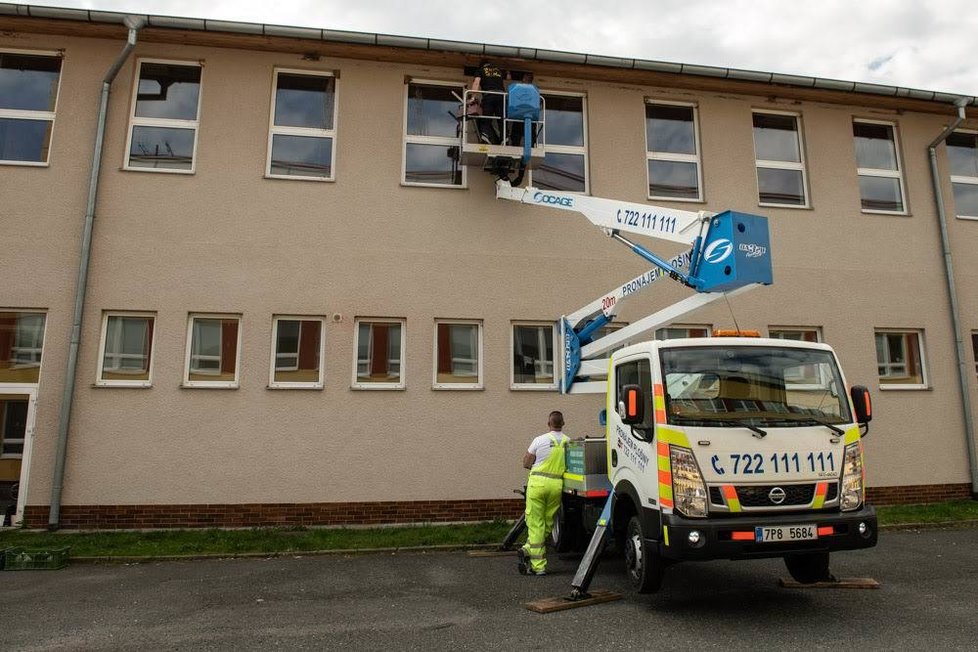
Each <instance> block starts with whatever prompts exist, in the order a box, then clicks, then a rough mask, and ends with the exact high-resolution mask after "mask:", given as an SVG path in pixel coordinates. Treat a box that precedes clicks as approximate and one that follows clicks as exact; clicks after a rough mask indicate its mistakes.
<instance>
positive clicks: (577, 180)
mask: <svg viewBox="0 0 978 652" xmlns="http://www.w3.org/2000/svg"><path fill="white" fill-rule="evenodd" d="M533 185H534V186H536V187H537V188H542V189H544V190H567V191H569V192H584V155H583V154H554V153H548V154H547V155H546V157H545V158H544V160H543V164H542V165H541V166H540V167H539V168H537V169H536V170H534V171H533Z"/></svg>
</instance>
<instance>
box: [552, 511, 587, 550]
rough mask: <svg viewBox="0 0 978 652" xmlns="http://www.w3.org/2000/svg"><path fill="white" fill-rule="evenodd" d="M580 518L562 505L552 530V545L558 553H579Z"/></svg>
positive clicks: (555, 517)
mask: <svg viewBox="0 0 978 652" xmlns="http://www.w3.org/2000/svg"><path fill="white" fill-rule="evenodd" d="M579 516H580V515H579V514H578V513H577V512H576V511H574V510H571V509H568V508H567V506H566V505H565V504H563V503H562V504H561V505H560V509H558V510H557V515H556V516H554V527H553V529H552V530H550V543H551V544H552V545H553V549H554V550H555V551H556V552H571V551H577V549H578V548H579V547H580V546H579V545H578V540H579V539H580V525H579V524H578V523H577V519H578V517H579Z"/></svg>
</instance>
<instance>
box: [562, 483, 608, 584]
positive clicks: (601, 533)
mask: <svg viewBox="0 0 978 652" xmlns="http://www.w3.org/2000/svg"><path fill="white" fill-rule="evenodd" d="M614 500H615V492H614V490H612V491H611V493H609V494H608V501H607V502H606V503H605V504H604V509H602V510H601V516H600V517H598V526H597V527H596V528H595V529H594V535H593V536H592V537H591V542H590V543H589V544H588V545H587V550H586V551H585V552H584V557H583V558H582V559H581V564H580V566H578V567H577V572H576V573H575V574H574V579H573V580H571V587H573V588H572V589H571V593H570V596H568V599H569V600H586V599H587V598H590V597H591V594H590V593H588V592H587V590H588V588H589V587H590V586H591V580H592V579H594V573H595V571H597V570H598V562H599V561H600V560H601V553H603V552H604V542H605V540H606V539H607V537H608V528H609V527H611V505H612V503H613V502H614Z"/></svg>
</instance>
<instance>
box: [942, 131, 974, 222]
mask: <svg viewBox="0 0 978 652" xmlns="http://www.w3.org/2000/svg"><path fill="white" fill-rule="evenodd" d="M947 158H948V162H949V163H950V165H951V186H952V187H953V189H954V207H955V211H954V212H955V214H956V215H957V216H958V217H963V218H967V219H975V220H978V133H974V132H966V131H955V132H954V133H953V134H951V135H950V136H948V137H947Z"/></svg>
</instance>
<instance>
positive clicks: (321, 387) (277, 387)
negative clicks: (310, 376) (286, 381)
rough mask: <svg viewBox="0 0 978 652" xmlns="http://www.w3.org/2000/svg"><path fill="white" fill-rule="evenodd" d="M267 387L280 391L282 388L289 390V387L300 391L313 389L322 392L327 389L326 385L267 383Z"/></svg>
mask: <svg viewBox="0 0 978 652" xmlns="http://www.w3.org/2000/svg"><path fill="white" fill-rule="evenodd" d="M265 389H270V390H275V391H280V390H283V389H285V390H288V389H298V390H300V391H301V390H306V391H309V390H313V391H318V392H321V391H323V390H324V389H326V387H325V386H324V385H265Z"/></svg>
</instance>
